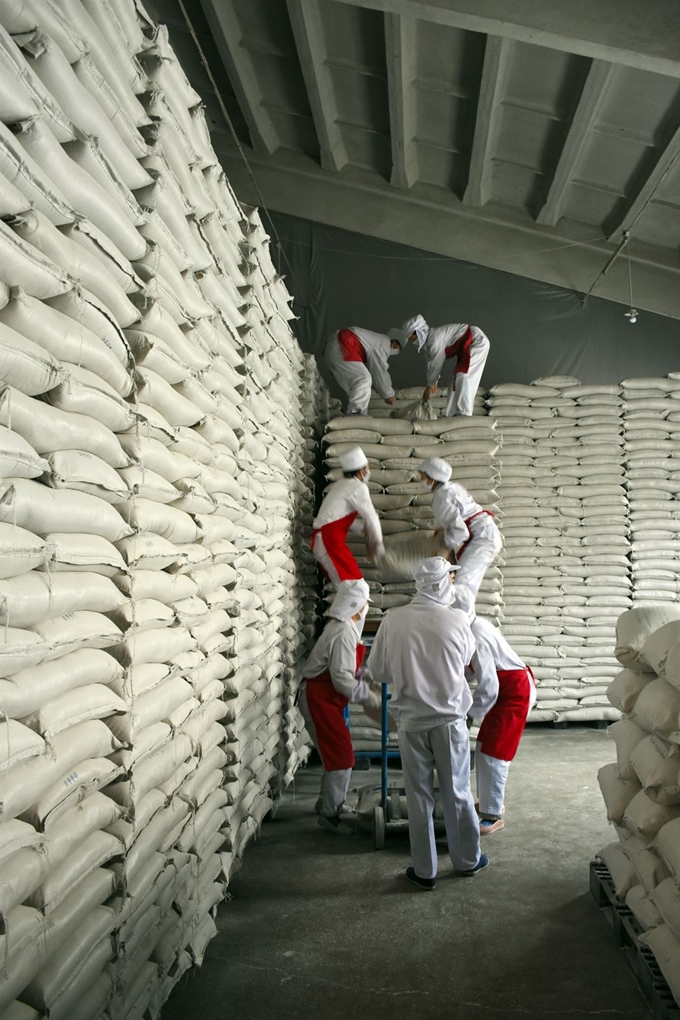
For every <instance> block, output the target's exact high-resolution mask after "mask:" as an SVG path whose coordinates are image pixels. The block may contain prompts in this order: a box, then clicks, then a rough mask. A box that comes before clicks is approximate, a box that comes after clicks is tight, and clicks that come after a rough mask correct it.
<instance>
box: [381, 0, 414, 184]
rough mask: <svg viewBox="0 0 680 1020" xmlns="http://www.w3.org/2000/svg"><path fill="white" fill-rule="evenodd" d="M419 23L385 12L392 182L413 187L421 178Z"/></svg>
mask: <svg viewBox="0 0 680 1020" xmlns="http://www.w3.org/2000/svg"><path fill="white" fill-rule="evenodd" d="M415 33H416V23H415V21H414V20H413V18H404V17H401V16H400V15H399V14H386V15H385V56H386V59H387V92H388V98H389V107H390V136H391V141H392V177H391V183H392V184H394V185H395V186H396V187H398V188H411V187H413V185H414V184H415V182H416V181H417V180H418V152H417V148H416V142H415V134H416V90H415V86H414V81H415V77H416V41H415Z"/></svg>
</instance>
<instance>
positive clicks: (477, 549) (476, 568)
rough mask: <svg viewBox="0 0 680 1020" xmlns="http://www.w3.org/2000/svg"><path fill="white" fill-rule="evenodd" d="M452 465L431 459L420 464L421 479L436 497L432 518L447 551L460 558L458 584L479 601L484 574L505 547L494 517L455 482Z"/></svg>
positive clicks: (436, 458) (439, 458)
mask: <svg viewBox="0 0 680 1020" xmlns="http://www.w3.org/2000/svg"><path fill="white" fill-rule="evenodd" d="M451 474H452V471H451V465H450V464H447V462H446V461H445V460H442V458H441V457H429V458H428V459H427V460H424V461H423V463H422V464H421V465H420V478H421V481H422V482H423V484H424V485H425V487H426V489H427V490H428V491H429V492H432V493H433V494H434V498H433V500H432V515H433V517H434V519H435V522H436V525H437V529H436V532H435V534H437V533H440V534H441V536H442V539H443V542H444V545H445V546H446V548H447V549H453V550H454V551H455V552H456V554H457V557H458V566H459V568H460V569H459V571H458V574H457V575H456V583H457V584H462V585H464V586H465V587H466V588H469V589H470V591H471V592H472V593H473V595H474V597H475V598H477V594H478V592H479V586H480V585H481V583H482V581H483V580H484V575H485V573H486V572H487V570H488V568H489V567H490V566H491V564H492V563H493V561H494V560H495V559H496V557H497V556H498V554H499V552H500V551H501V549H502V547H503V540H502V538H501V533H500V531H499V530H498V527H497V525H496V522H495V521H494V519H493V514H492V513H491V512H490V511H489V510H485V509H484V508H483V507H482V506H480V505H479V503H477V502H476V501H475V500H474V499H473V498H472V496H471V495H470V493H469V492H468V491H467V489H466V488H465V487H464V486H463V485H460V483H459V482H452V481H451Z"/></svg>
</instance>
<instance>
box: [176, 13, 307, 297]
mask: <svg viewBox="0 0 680 1020" xmlns="http://www.w3.org/2000/svg"><path fill="white" fill-rule="evenodd" d="M178 3H179V6H180V8H181V11H182V14H183V15H184V20H185V22H186V25H187V28H188V29H189V33H190V35H191V38H192V39H193V41H194V45H195V46H196V49H197V50H198V55H199V57H200V58H201V63H202V64H203V67H204V69H205V73H206V74H207V75H208V78H209V80H210V84H211V85H212V87H213V89H214V91H215V96H216V98H217V102H218V103H219V106H220V110H221V111H222V116H223V117H224V119H225V121H226V122H227V126H228V128H229V130H230V132H231V136H232V138H233V139H234V142H235V144H236V148H237V149H238V152H239V155H240V157H241V159H242V160H243V162H244V164H245V167H246V170H247V172H248V176H249V177H250V180H251V182H252V185H253V187H254V189H255V194H256V195H257V198H258V202H259V204H260V206H261V208H262V209H263V210H264V212H265V215H266V216H267V219H268V220H269V223H270V224H271V228H272V234H273V235H274V238H275V240H276V250H277V251H278V253H279V268H280V266H281V256H283V258H284V259H285V262H286V265H287V267H288V269H289V271H290V275H291V279H292V280H293V283H294V284H295V287H296V288H297V291H298V294H299V295H300V303H301V304H302V305H303V307H307V306H306V305H305V304H304V302H303V301H302V290H301V288H300V285H299V283H298V281H297V280H296V278H295V273H294V271H293V267H292V266H291V264H290V262H289V260H288V256H287V255H286V251H285V249H284V247H283V245H282V243H281V238H280V237H279V235H278V231H277V229H276V226H275V224H274V221H273V220H272V217H271V213H270V212H269V209H268V208H267V203H266V202H265V200H264V196H263V194H262V191H261V190H260V185H259V184H258V183H257V178H256V177H255V174H254V173H253V170H252V167H251V165H250V163H249V162H248V157H247V156H246V154H245V152H244V149H243V146H242V145H241V141H240V139H239V137H238V135H237V134H236V128H235V127H234V124H233V121H232V119H231V117H230V116H229V111H228V110H227V107H226V104H225V102H224V99H223V98H222V93H221V92H220V89H219V87H218V85H217V82H216V81H215V77H214V75H213V73H212V69H211V67H210V64H209V63H208V58H207V57H206V55H205V52H204V50H203V47H202V46H201V43H200V40H199V38H198V36H197V35H196V30H195V29H194V26H193V22H192V21H191V18H190V17H189V14H188V12H187V9H186V7H185V6H184V0H178Z"/></svg>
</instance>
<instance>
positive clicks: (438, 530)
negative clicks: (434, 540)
mask: <svg viewBox="0 0 680 1020" xmlns="http://www.w3.org/2000/svg"><path fill="white" fill-rule="evenodd" d="M443 530H444V529H443V528H435V529H434V533H435V535H441V533H442V531H443Z"/></svg>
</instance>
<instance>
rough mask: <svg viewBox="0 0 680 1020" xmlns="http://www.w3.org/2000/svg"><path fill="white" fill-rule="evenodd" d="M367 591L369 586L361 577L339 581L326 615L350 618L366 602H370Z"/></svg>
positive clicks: (337, 618)
mask: <svg viewBox="0 0 680 1020" xmlns="http://www.w3.org/2000/svg"><path fill="white" fill-rule="evenodd" d="M369 592H370V588H369V587H368V584H367V582H366V581H364V579H363V578H360V579H357V580H356V581H341V582H340V584H339V585H338V592H337V595H336V596H335V598H334V599H333V601H332V602H331V605H330V608H329V609H328V611H327V612H326V616H332V617H333V619H334V620H343V621H347V620H351V618H352V617H353V616H355V615H356V614H357V613H358V612H359V610H360V609H363V608H364V606H365V605H366V603H367V602H370V599H369V597H368V596H369Z"/></svg>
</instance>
